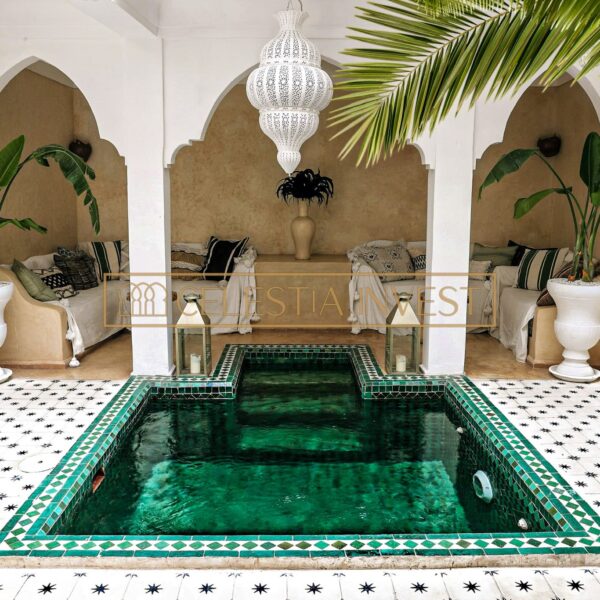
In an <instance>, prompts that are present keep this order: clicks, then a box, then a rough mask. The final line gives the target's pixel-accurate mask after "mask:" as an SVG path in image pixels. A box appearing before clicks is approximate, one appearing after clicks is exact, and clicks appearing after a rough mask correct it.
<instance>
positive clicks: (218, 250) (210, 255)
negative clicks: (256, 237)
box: [204, 236, 250, 281]
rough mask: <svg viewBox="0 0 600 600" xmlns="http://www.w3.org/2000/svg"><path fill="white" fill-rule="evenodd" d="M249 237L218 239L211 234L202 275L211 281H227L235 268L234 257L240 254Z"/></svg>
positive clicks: (244, 248)
mask: <svg viewBox="0 0 600 600" xmlns="http://www.w3.org/2000/svg"><path fill="white" fill-rule="evenodd" d="M249 239H250V238H247V237H246V238H244V239H243V240H220V239H219V238H216V237H213V236H211V237H210V239H209V241H208V252H207V256H206V264H205V265H204V277H205V279H209V280H211V281H221V280H224V281H227V280H228V279H229V274H230V273H232V272H233V270H234V269H235V259H236V258H238V257H239V256H241V255H242V254H243V253H244V252H245V250H246V246H247V244H248V240H249Z"/></svg>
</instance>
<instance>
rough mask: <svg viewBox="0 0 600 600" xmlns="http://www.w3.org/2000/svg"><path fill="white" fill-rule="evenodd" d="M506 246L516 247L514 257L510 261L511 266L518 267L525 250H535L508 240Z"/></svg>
mask: <svg viewBox="0 0 600 600" xmlns="http://www.w3.org/2000/svg"><path fill="white" fill-rule="evenodd" d="M508 246H510V247H512V246H515V247H516V251H515V255H514V256H513V259H512V266H513V267H518V266H519V265H520V264H521V261H522V260H523V256H524V254H525V250H536V248H532V247H531V246H525V245H524V244H519V243H518V242H513V241H512V240H508Z"/></svg>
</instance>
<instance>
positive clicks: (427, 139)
mask: <svg viewBox="0 0 600 600" xmlns="http://www.w3.org/2000/svg"><path fill="white" fill-rule="evenodd" d="M321 58H322V61H323V62H326V63H329V64H330V65H332V66H334V67H335V68H337V69H339V68H341V67H342V62H341V59H340V58H332V57H330V56H328V55H321ZM257 66H258V63H256V62H253V63H252V64H249V65H247V66H245V67H243V70H242V71H238V72H237V74H236V75H235V76H231V75H230V76H229V79H228V81H227V82H226V83H225V84H224V85H222V86H221V88H220V89H219V90H218V91H217V92H215V93H213V94H212V98H211V99H210V100H209V104H210V108H209V109H208V111H207V112H206V116H205V117H204V119H201V120H200V124H199V130H198V133H197V134H195V135H193V136H192V137H191V138H186V140H185V142H180V143H178V144H177V145H175V146H174V147H172V149H171V148H170V147H169V143H168V141H167V144H166V148H165V156H166V165H167V166H172V165H173V164H174V163H175V159H176V158H177V153H178V152H179V150H181V149H182V148H185V147H186V146H190V145H191V144H192V143H193V142H201V141H203V140H204V139H205V137H206V133H207V131H208V129H209V127H210V124H211V121H212V118H213V116H214V114H215V112H216V111H217V109H218V107H219V105H220V104H221V102H222V101H223V98H225V96H227V94H229V92H230V91H231V90H232V89H233V88H234V87H235V86H236V85H238V84H239V83H240V82H242V81H243V80H244V79H246V78H247V77H248V75H249V74H250V73H251V72H252V71H253V70H254V69H255V68H256V67H257ZM257 118H258V113H257ZM408 145H410V146H414V147H415V148H416V149H417V151H418V152H419V156H420V157H421V164H423V165H424V166H425V167H427V168H428V169H429V168H433V167H434V165H435V156H434V154H435V142H434V138H433V137H432V136H431V135H424V136H422V137H421V138H419V139H418V140H414V141H411V142H410V143H409V144H408Z"/></svg>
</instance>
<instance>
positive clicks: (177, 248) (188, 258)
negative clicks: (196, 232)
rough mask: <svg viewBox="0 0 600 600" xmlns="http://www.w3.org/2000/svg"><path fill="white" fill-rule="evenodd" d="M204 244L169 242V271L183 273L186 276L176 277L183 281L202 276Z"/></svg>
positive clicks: (204, 254) (204, 259)
mask: <svg viewBox="0 0 600 600" xmlns="http://www.w3.org/2000/svg"><path fill="white" fill-rule="evenodd" d="M206 253H207V248H206V244H197V243H173V244H171V272H172V273H183V274H185V275H187V277H183V276H182V277H178V278H177V279H182V280H183V281H192V280H194V279H203V278H204V274H203V273H204V265H205V264H206Z"/></svg>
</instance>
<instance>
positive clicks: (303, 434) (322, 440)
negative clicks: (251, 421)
mask: <svg viewBox="0 0 600 600" xmlns="http://www.w3.org/2000/svg"><path fill="white" fill-rule="evenodd" d="M240 433H241V435H240V441H239V445H238V448H239V449H240V450H253V451H256V452H283V451H290V450H292V451H307V452H356V451H357V450H360V449H361V448H362V446H363V442H362V440H361V439H360V436H359V434H358V432H357V431H352V430H350V429H337V428H331V427H311V428H307V427H293V426H279V427H276V428H273V427H244V428H242V430H241V432H240Z"/></svg>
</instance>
